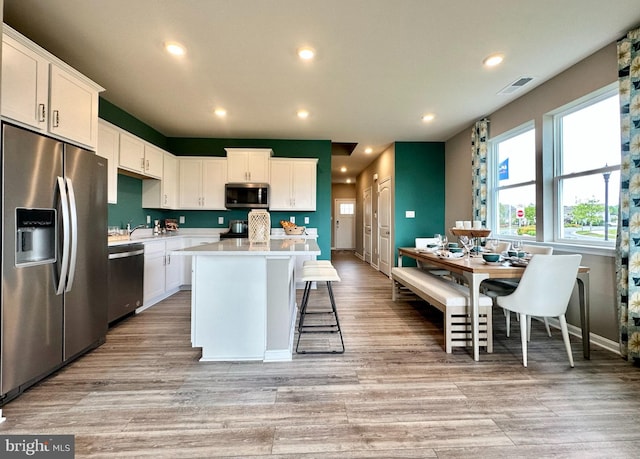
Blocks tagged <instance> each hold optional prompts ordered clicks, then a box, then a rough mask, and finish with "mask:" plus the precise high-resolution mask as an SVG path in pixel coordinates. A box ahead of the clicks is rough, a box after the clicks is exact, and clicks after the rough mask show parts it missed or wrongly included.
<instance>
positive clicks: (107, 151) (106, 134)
mask: <svg viewBox="0 0 640 459" xmlns="http://www.w3.org/2000/svg"><path fill="white" fill-rule="evenodd" d="M119 148H120V131H118V130H117V129H116V128H115V127H114V126H112V125H110V124H109V123H107V122H105V121H102V120H100V121H99V122H98V149H97V150H96V154H98V155H100V156H102V157H103V158H107V160H108V164H109V170H108V173H107V184H108V186H107V190H108V192H107V201H108V202H109V204H117V203H118V150H119Z"/></svg>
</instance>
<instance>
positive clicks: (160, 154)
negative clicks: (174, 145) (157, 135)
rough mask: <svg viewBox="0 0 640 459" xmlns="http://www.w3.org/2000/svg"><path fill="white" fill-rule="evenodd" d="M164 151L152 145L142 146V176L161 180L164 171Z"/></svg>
mask: <svg viewBox="0 0 640 459" xmlns="http://www.w3.org/2000/svg"><path fill="white" fill-rule="evenodd" d="M164 158H165V155H164V151H163V150H160V149H159V148H157V147H154V146H153V145H149V144H145V146H144V175H146V176H148V177H155V178H157V179H161V178H162V173H163V170H164V166H163V163H164Z"/></svg>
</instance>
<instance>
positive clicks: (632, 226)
mask: <svg viewBox="0 0 640 459" xmlns="http://www.w3.org/2000/svg"><path fill="white" fill-rule="evenodd" d="M618 84H619V91H620V123H621V126H620V128H621V133H622V139H621V140H622V151H621V162H620V211H619V212H620V217H619V218H618V236H617V238H616V280H617V283H618V318H619V320H620V353H621V354H622V356H623V357H625V358H626V359H627V360H634V361H636V362H640V28H639V29H635V30H632V31H630V32H629V33H628V34H627V36H626V37H624V38H623V39H621V40H620V41H618ZM631 241H633V243H630V242H631Z"/></svg>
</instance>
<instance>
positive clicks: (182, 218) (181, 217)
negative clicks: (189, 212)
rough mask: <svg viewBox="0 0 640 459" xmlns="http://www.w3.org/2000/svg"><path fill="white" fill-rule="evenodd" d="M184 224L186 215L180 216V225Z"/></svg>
mask: <svg viewBox="0 0 640 459" xmlns="http://www.w3.org/2000/svg"><path fill="white" fill-rule="evenodd" d="M182 223H184V215H180V224H182Z"/></svg>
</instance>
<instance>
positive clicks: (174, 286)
mask: <svg viewBox="0 0 640 459" xmlns="http://www.w3.org/2000/svg"><path fill="white" fill-rule="evenodd" d="M183 247H184V239H182V238H180V239H176V240H170V241H167V243H166V249H165V271H164V282H165V286H164V289H165V292H170V291H174V290H178V289H179V288H180V286H181V285H182V284H183V272H184V260H183V259H182V255H171V252H172V251H173V250H179V249H182V248H183Z"/></svg>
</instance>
